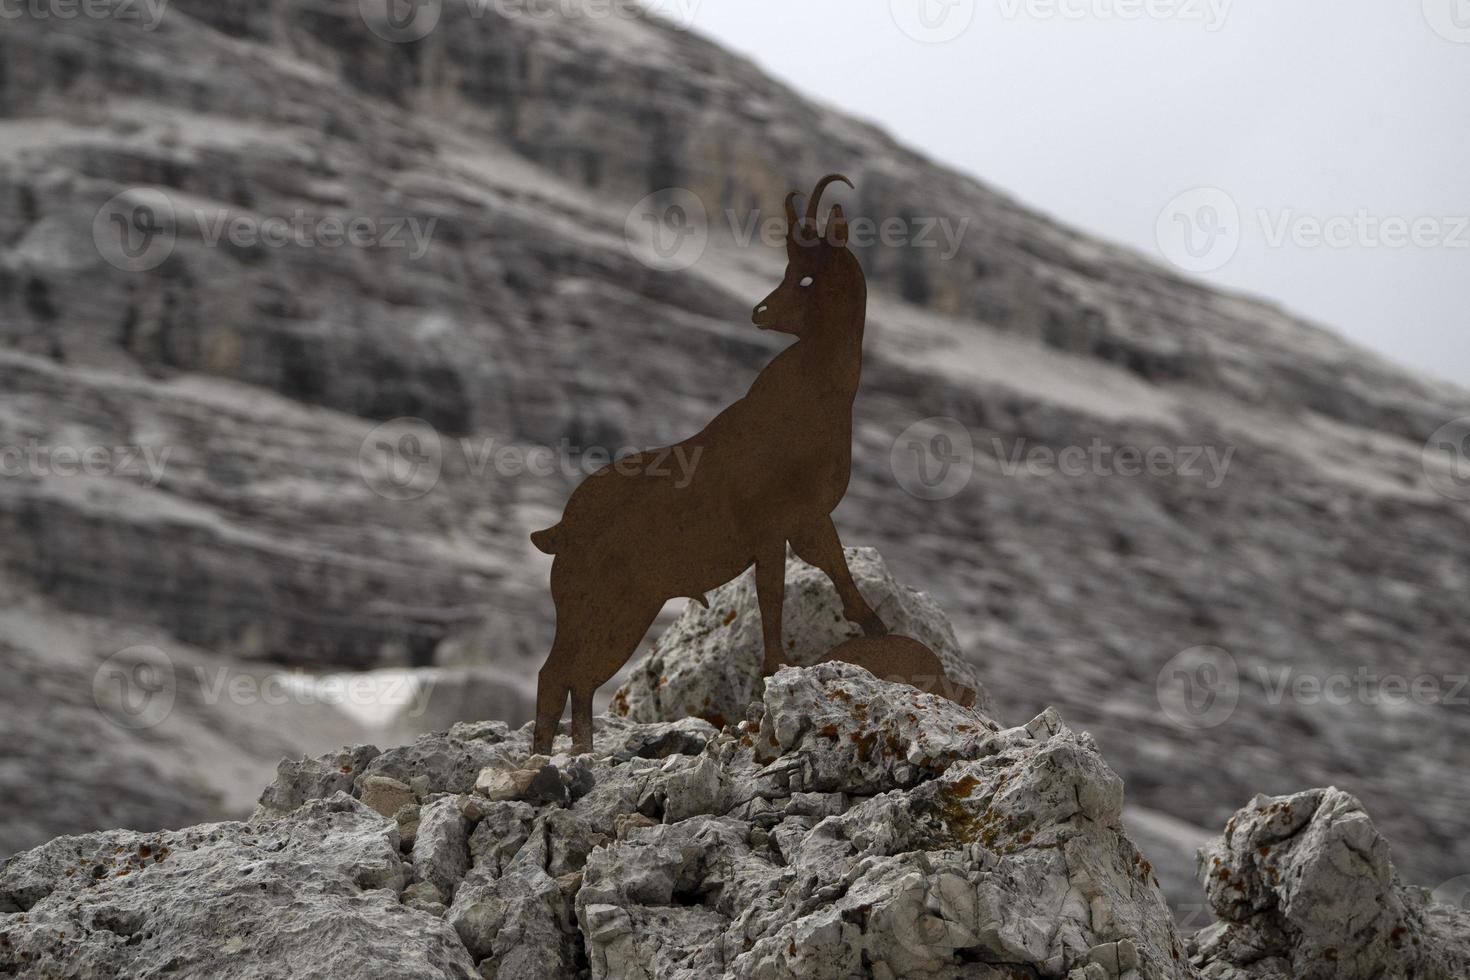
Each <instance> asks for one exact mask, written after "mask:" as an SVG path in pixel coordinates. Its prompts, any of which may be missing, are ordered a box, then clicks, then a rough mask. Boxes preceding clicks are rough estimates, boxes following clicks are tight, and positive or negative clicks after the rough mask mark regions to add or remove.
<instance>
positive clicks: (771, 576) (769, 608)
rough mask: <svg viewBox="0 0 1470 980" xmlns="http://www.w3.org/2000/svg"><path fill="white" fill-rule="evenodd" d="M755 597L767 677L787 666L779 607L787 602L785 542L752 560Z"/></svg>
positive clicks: (766, 549) (763, 669)
mask: <svg viewBox="0 0 1470 980" xmlns="http://www.w3.org/2000/svg"><path fill="white" fill-rule="evenodd" d="M755 597H756V601H757V602H758V603H759V605H760V609H761V636H762V638H763V639H764V641H765V656H764V658H763V660H762V662H761V674H762V676H767V677H768V676H770V675H771V674H774V673H775V672H776V671H778V670H780V669H781V668H782V667H784V666H785V665H786V654H785V651H783V650H782V649H781V606H782V605H783V604H784V603H785V601H786V542H784V541H781V542H779V543H778V544H777V545H776V546H775V547H774V548H765V549H762V551H761V552H760V554H759V555H757V556H756V559H755Z"/></svg>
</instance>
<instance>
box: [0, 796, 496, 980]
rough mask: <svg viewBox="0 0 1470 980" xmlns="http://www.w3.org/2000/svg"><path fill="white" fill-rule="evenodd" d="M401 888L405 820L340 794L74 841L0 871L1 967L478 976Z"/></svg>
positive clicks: (420, 979)
mask: <svg viewBox="0 0 1470 980" xmlns="http://www.w3.org/2000/svg"><path fill="white" fill-rule="evenodd" d="M403 886H404V869H403V862H402V860H401V858H400V856H399V851H398V834H397V830H396V828H395V826H394V824H393V823H392V822H391V821H389V820H385V819H384V818H383V817H381V816H379V815H378V814H376V813H374V812H373V811H371V810H369V809H368V808H367V807H365V806H363V805H362V804H361V803H359V802H357V801H356V800H354V799H352V798H351V797H350V796H347V795H346V794H342V793H337V794H334V795H332V796H330V797H329V798H327V799H324V800H312V801H310V802H307V803H305V804H303V805H302V806H301V807H299V808H297V809H296V810H293V811H292V812H291V813H290V814H288V815H287V816H285V817H282V818H260V819H257V820H254V821H252V822H250V823H248V824H247V823H223V824H207V825H203V826H199V827H193V828H190V829H188V830H180V831H167V832H163V833H154V834H141V833H134V832H131V831H108V832H105V833H99V834H91V835H87V836H83V837H62V838H58V839H57V840H54V841H52V842H51V843H49V844H46V845H43V846H42V847H39V848H37V849H35V850H33V851H28V852H26V853H25V854H21V855H19V856H17V857H15V858H14V859H12V860H11V861H10V862H9V863H7V864H6V865H5V866H4V868H3V869H0V913H4V914H0V936H3V939H0V973H9V974H15V975H19V976H23V977H77V978H82V977H87V978H92V977H143V976H159V975H167V974H176V975H179V976H197V977H219V978H222V980H266V978H279V977H282V976H287V975H289V976H295V977H332V976H343V977H347V976H363V977H366V976H391V977H405V978H413V980H430V978H433V980H444V978H455V980H471V978H473V977H474V976H475V968H474V962H473V960H471V959H470V956H469V954H468V953H467V952H466V951H465V949H464V947H463V946H462V945H461V944H460V942H459V939H458V937H457V936H455V934H454V931H453V930H452V929H451V928H450V927H449V926H447V925H445V924H444V923H443V922H441V921H440V920H438V919H436V918H434V917H433V916H432V915H427V914H425V913H422V912H417V911H414V910H412V909H409V908H407V907H405V906H404V905H402V904H401V903H400V901H399V893H400V892H401V891H402V889H403Z"/></svg>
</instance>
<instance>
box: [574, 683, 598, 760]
mask: <svg viewBox="0 0 1470 980" xmlns="http://www.w3.org/2000/svg"><path fill="white" fill-rule="evenodd" d="M592 693H593V692H592V690H591V689H590V688H577V687H574V688H572V754H573V755H584V754H586V753H588V752H591V751H592Z"/></svg>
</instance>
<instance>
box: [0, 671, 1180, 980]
mask: <svg viewBox="0 0 1470 980" xmlns="http://www.w3.org/2000/svg"><path fill="white" fill-rule="evenodd" d="M758 715H759V716H758V718H756V719H755V720H754V721H748V722H744V723H742V724H741V725H740V726H739V727H738V729H727V730H725V731H723V732H719V731H717V730H716V729H714V728H713V726H711V725H709V724H707V723H705V722H702V721H699V720H696V719H685V720H683V721H681V722H678V723H652V724H634V723H631V722H628V721H627V720H625V719H621V718H616V717H601V718H599V719H598V726H597V732H596V749H597V753H596V754H594V755H591V756H582V757H577V758H571V757H568V756H565V755H558V756H555V757H553V758H551V759H550V760H544V759H542V758H535V759H533V758H529V757H528V752H529V732H528V731H526V730H524V729H523V730H522V731H519V732H516V733H509V732H507V731H506V730H505V729H504V727H503V726H498V725H460V726H456V728H455V729H453V730H452V731H450V732H448V733H444V734H442V735H438V736H426V737H425V738H423V739H420V740H419V742H418V743H417V744H415V745H413V746H406V747H403V748H396V749H389V750H387V751H385V752H383V753H381V754H374V753H372V752H367V751H362V750H348V751H346V752H344V753H343V754H341V755H333V756H331V757H325V758H323V759H321V760H317V761H316V762H315V763H314V764H311V765H293V766H282V768H281V773H280V775H279V777H278V779H277V782H276V784H275V785H273V786H271V787H270V788H268V789H267V790H266V792H265V793H264V794H263V797H262V798H263V799H264V800H269V801H274V803H273V806H272V807H270V808H269V809H267V808H266V807H264V806H262V809H261V812H259V813H258V814H257V815H256V817H255V818H254V819H252V821H250V822H249V823H243V824H241V823H236V824H217V825H209V826H203V827H198V828H192V829H190V830H185V831H176V832H168V833H164V834H153V835H145V834H136V833H130V832H121V831H112V832H105V833H98V834H93V835H89V836H84V837H72V838H62V839H59V840H57V841H53V842H52V843H50V844H47V845H44V846H43V847H40V848H37V849H36V850H33V851H29V852H27V853H24V854H22V855H19V856H18V857H16V858H15V859H14V860H12V861H11V862H9V863H8V864H7V865H6V866H5V867H4V868H3V869H0V913H3V914H0V973H4V972H6V971H10V972H15V971H16V970H20V972H22V974H24V975H31V974H34V975H42V976H54V977H77V978H81V977H93V976H135V975H148V974H149V972H150V971H155V970H158V971H162V970H165V969H173V970H183V971H185V972H187V973H189V974H191V975H201V976H219V977H240V978H256V977H266V976H275V977H279V976H282V975H290V976H303V977H304V976H340V975H364V976H366V975H391V976H404V977H456V978H462V977H470V976H475V975H479V976H481V977H495V978H503V980H521V978H529V977H552V976H556V977H591V978H599V980H601V978H609V980H612V978H616V980H622V978H632V977H647V978H650V980H653V978H658V980H696V978H698V980H706V978H711V977H730V978H749V980H755V978H791V980H795V978H803V980H824V978H830V980H839V978H844V980H845V978H848V977H853V976H859V975H865V976H876V977H912V978H925V977H930V978H936V980H937V978H941V977H944V978H948V977H953V976H955V975H957V974H960V973H963V975H964V976H967V977H977V978H982V980H1010V978H1011V977H1014V976H1015V975H1016V971H1018V970H1019V971H1023V972H1025V973H1026V974H1027V975H1028V976H1046V977H1059V978H1060V977H1069V978H1076V980H1094V978H1095V977H1102V978H1128V980H1142V978H1150V980H1154V978H1159V980H1163V978H1178V980H1184V978H1187V977H1190V976H1191V972H1190V968H1189V966H1188V963H1187V961H1186V960H1185V959H1184V956H1183V952H1184V944H1183V940H1182V939H1181V937H1180V936H1179V934H1178V933H1177V932H1176V930H1175V926H1174V922H1173V918H1172V916H1171V915H1170V912H1169V910H1168V908H1167V906H1166V905H1165V903H1164V900H1163V897H1162V895H1161V893H1160V891H1159V889H1158V885H1157V883H1156V882H1155V881H1154V880H1153V879H1152V876H1151V874H1150V872H1149V866H1148V863H1147V861H1146V860H1145V859H1144V858H1143V856H1142V855H1140V854H1139V853H1138V851H1137V850H1136V848H1134V847H1133V845H1132V844H1131V843H1130V842H1129V841H1128V839H1127V837H1126V836H1124V834H1123V832H1122V829H1121V825H1120V814H1121V812H1122V804H1123V789H1122V783H1121V781H1120V780H1119V779H1118V777H1117V776H1116V775H1115V774H1114V773H1113V772H1112V771H1111V770H1110V769H1109V768H1108V767H1107V765H1106V764H1105V763H1104V762H1103V760H1102V758H1101V757H1100V756H1099V755H1098V753H1097V751H1096V748H1095V747H1094V745H1093V743H1092V740H1091V739H1090V738H1089V737H1088V736H1086V735H1080V734H1077V733H1075V732H1072V731H1071V730H1069V729H1067V728H1066V727H1065V726H1064V725H1063V724H1062V723H1061V721H1060V719H1059V718H1058V717H1057V716H1056V714H1055V713H1053V712H1048V713H1046V714H1044V715H1042V716H1041V717H1039V718H1037V719H1036V720H1035V721H1033V722H1032V723H1031V724H1029V725H1027V726H1025V727H1020V728H1012V729H1001V728H1000V727H999V726H998V725H997V724H996V723H995V722H994V721H993V720H991V719H990V718H988V717H987V716H986V715H984V714H981V713H979V712H976V711H972V710H968V709H965V708H961V707H959V706H958V705H956V704H954V703H953V702H950V701H948V700H945V699H942V698H939V697H936V696H934V695H928V694H923V693H920V692H918V691H915V690H914V689H913V688H910V687H907V686H905V685H897V684H889V683H885V682H882V681H878V680H876V679H874V678H873V677H872V675H871V674H868V673H867V672H866V671H864V670H862V669H860V668H857V667H852V666H850V665H846V664H824V665H820V666H817V667H813V668H805V669H803V668H788V669H785V670H782V671H781V672H780V673H778V674H777V675H776V676H774V677H773V678H771V679H770V681H769V683H768V684H767V685H766V687H765V691H764V696H763V700H762V701H761V702H760V711H759V713H758ZM366 757H370V761H369V762H368V763H367V764H366V765H364V766H361V768H354V772H353V773H352V774H351V779H350V784H351V791H352V792H353V793H358V794H361V793H363V792H364V791H366V792H367V793H368V794H369V795H372V796H380V795H381V794H382V792H383V788H384V780H385V778H386V777H385V776H384V774H385V773H390V772H399V771H403V770H404V769H406V768H408V767H410V766H415V765H421V766H422V767H423V773H422V776H423V778H421V779H420V780H419V781H418V784H419V786H420V787H421V793H420V795H421V796H426V797H427V798H429V801H428V802H425V803H423V804H421V805H419V821H420V825H421V826H420V829H419V831H418V834H417V837H416V839H415V842H414V843H413V845H412V865H411V869H410V865H409V864H408V862H407V861H406V860H405V859H404V855H403V853H402V852H403V848H404V845H403V843H402V841H401V839H400V836H399V833H398V825H397V824H396V823H395V822H394V821H393V820H392V819H389V818H386V817H384V816H382V815H381V814H380V813H378V812H376V811H374V810H373V809H371V808H370V807H368V806H366V805H364V804H363V803H362V802H360V801H359V800H357V799H354V798H353V797H352V796H350V795H348V793H346V792H343V791H342V790H341V789H339V788H338V786H337V784H336V782H335V781H332V780H324V779H321V778H319V777H318V776H314V775H308V774H312V773H323V772H326V771H328V770H330V769H332V768H333V767H334V766H335V767H336V768H337V770H338V771H340V770H341V768H342V766H341V765H339V764H338V763H339V759H342V758H351V759H357V760H359V761H360V760H361V759H363V758H366ZM429 760H433V761H434V762H435V763H436V764H435V765H427V764H426V763H427V762H428V761H429ZM486 760H490V761H489V762H486ZM482 764H483V765H484V767H486V768H491V769H507V770H513V771H521V770H524V771H528V772H533V773H535V774H536V775H537V777H538V778H540V777H542V776H543V775H544V774H546V773H548V772H549V773H551V776H552V777H554V778H556V779H558V780H560V782H561V784H562V786H563V788H564V792H563V793H562V794H561V795H560V797H559V799H557V800H554V801H547V800H545V799H544V798H545V797H547V796H548V795H549V794H546V793H544V792H542V791H537V793H536V794H531V793H530V792H529V783H528V784H527V793H528V795H532V796H535V797H537V798H538V799H539V800H540V801H539V802H538V801H534V800H533V801H528V800H490V799H487V798H485V797H483V796H480V795H479V794H478V793H475V792H472V791H469V787H472V786H474V785H475V782H476V779H477V778H478V777H479V775H480V774H481V767H482ZM344 775H347V774H344ZM481 782H482V784H484V781H483V780H482V781H481ZM313 787H316V788H319V790H320V792H322V793H323V794H325V798H324V799H307V800H303V801H302V802H300V804H299V805H298V806H296V807H295V808H294V809H290V810H285V809H284V806H283V804H282V801H286V800H290V799H293V798H295V797H296V796H299V795H302V794H303V793H309V792H311V790H312V788H313ZM439 794H448V795H439ZM410 808H411V806H410V805H405V806H404V807H403V809H410ZM446 903H447V907H446ZM63 934H64V937H65V938H62V936H63ZM283 971H284V972H283ZM1098 971H1102V972H1098Z"/></svg>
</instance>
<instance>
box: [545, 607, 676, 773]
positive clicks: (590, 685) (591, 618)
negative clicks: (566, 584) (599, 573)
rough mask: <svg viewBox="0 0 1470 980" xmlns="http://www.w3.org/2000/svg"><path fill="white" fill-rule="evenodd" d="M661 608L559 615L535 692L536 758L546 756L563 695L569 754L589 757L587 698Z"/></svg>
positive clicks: (629, 651)
mask: <svg viewBox="0 0 1470 980" xmlns="http://www.w3.org/2000/svg"><path fill="white" fill-rule="evenodd" d="M661 608H663V603H662V602H661V601H654V600H631V599H627V598H623V599H621V601H612V602H605V603H600V604H599V605H597V606H595V607H593V606H588V607H586V608H578V609H573V610H561V609H559V610H558V620H559V621H558V623H557V627H556V642H555V643H554V644H552V648H551V656H549V657H547V658H546V666H545V667H542V668H541V678H540V684H539V686H538V689H537V699H536V742H535V751H536V752H538V753H542V754H550V752H551V744H552V741H553V738H554V736H555V734H556V724H557V721H558V720H559V719H560V718H561V711H562V707H563V705H565V704H566V699H567V695H568V694H570V695H571V698H572V742H573V751H574V752H577V753H583V752H591V751H592V696H593V695H594V694H595V693H597V689H598V688H599V687H601V686H602V685H603V684H605V683H607V681H608V680H609V679H611V678H612V676H613V675H614V674H616V673H617V672H618V671H619V670H621V669H622V667H623V665H624V664H626V663H627V662H628V659H629V658H630V657H632V656H633V654H634V653H635V652H636V651H637V649H638V644H639V643H640V642H642V640H643V636H644V634H646V633H647V632H648V628H649V627H650V626H652V625H653V620H654V617H655V616H657V615H658V611H659V610H660V609H661ZM563 612H565V613H566V615H561V614H562V613H563ZM543 720H544V723H543ZM543 730H544V731H545V733H546V734H545V737H544V739H543V737H542V733H543Z"/></svg>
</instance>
